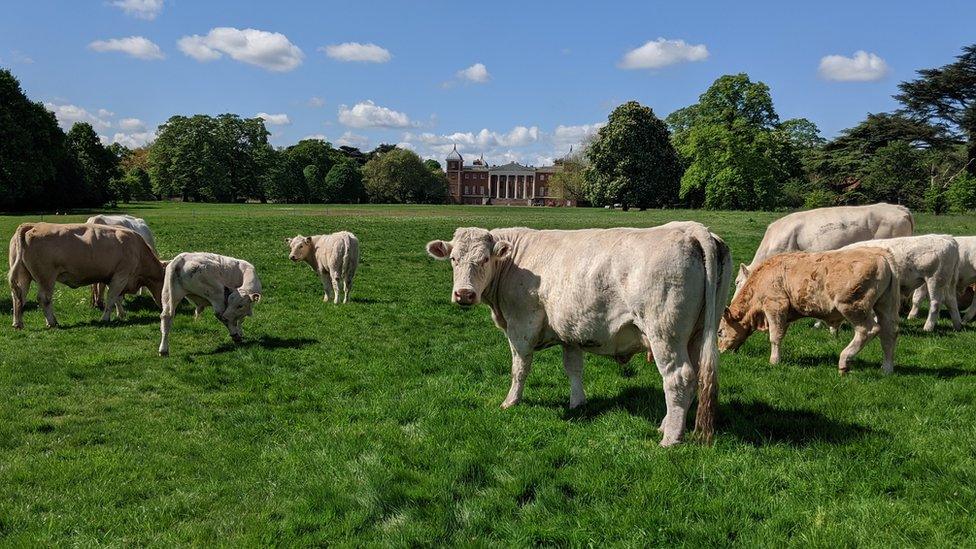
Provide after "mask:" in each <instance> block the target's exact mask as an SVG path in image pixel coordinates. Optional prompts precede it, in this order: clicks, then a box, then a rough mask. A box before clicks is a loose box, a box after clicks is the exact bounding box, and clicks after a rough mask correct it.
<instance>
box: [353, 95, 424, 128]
mask: <svg viewBox="0 0 976 549" xmlns="http://www.w3.org/2000/svg"><path fill="white" fill-rule="evenodd" d="M339 122H341V123H342V124H343V125H345V126H349V127H350V128H406V127H409V126H411V125H412V124H411V122H410V117H409V116H407V115H406V114H404V113H402V112H398V111H395V110H393V109H388V108H386V107H381V106H379V105H377V104H375V103H373V102H372V101H370V100H366V101H363V102H360V103H356V104H355V105H354V106H353V107H352V108H349V107H348V106H347V105H339Z"/></svg>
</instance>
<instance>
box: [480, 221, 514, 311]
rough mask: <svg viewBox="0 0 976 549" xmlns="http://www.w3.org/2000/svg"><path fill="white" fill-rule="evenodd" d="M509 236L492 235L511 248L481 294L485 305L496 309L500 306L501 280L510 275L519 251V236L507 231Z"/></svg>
mask: <svg viewBox="0 0 976 549" xmlns="http://www.w3.org/2000/svg"><path fill="white" fill-rule="evenodd" d="M506 233H507V234H496V233H494V232H492V235H493V236H494V237H496V238H502V239H504V240H506V241H507V242H508V243H509V244H510V245H511V248H510V249H509V251H508V257H506V258H505V259H503V260H502V261H500V262H499V263H498V265H497V266H496V267H495V272H494V273H493V275H492V277H491V280H490V281H488V286H487V287H486V288H485V291H483V292H481V299H482V301H484V302H485V303H487V304H489V305H491V306H492V307H495V306H497V305H498V288H499V287H500V286H501V279H502V278H503V277H504V276H505V275H506V274H508V271H509V269H511V268H512V266H513V265H514V264H515V258H516V256H517V254H518V251H519V244H520V238H519V235H518V234H516V233H515V232H514V231H506Z"/></svg>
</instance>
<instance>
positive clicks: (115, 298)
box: [102, 278, 125, 322]
mask: <svg viewBox="0 0 976 549" xmlns="http://www.w3.org/2000/svg"><path fill="white" fill-rule="evenodd" d="M124 289H125V282H123V281H122V280H119V279H117V278H113V279H112V281H111V282H109V285H108V296H107V299H106V300H105V309H104V310H103V311H102V322H108V321H109V320H110V319H111V318H112V309H117V311H116V318H117V319H118V320H124V319H125V310H123V309H122V291H123V290H124Z"/></svg>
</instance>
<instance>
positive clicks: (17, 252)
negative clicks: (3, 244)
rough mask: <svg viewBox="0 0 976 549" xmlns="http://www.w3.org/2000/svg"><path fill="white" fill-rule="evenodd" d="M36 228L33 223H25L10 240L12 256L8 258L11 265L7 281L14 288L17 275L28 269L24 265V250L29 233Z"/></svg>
mask: <svg viewBox="0 0 976 549" xmlns="http://www.w3.org/2000/svg"><path fill="white" fill-rule="evenodd" d="M33 228H34V225H33V223H23V224H21V225H20V226H18V227H17V230H16V231H14V236H13V237H12V238H11V239H10V255H9V256H8V258H7V261H8V264H9V265H10V272H8V273H7V280H8V282H9V283H10V287H11V288H13V285H14V282H15V280H16V276H17V273H18V272H19V271H20V270H21V269H24V270H26V269H27V266H26V265H24V248H26V247H27V231H29V230H31V229H33Z"/></svg>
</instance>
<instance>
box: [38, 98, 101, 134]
mask: <svg viewBox="0 0 976 549" xmlns="http://www.w3.org/2000/svg"><path fill="white" fill-rule="evenodd" d="M44 107H45V108H46V109H47V110H49V111H51V112H53V113H54V116H55V117H56V118H57V119H58V124H60V125H61V127H62V128H64V129H65V130H69V129H71V126H72V125H74V123H75V122H87V123H89V124H91V125H92V128H94V129H95V130H96V131H99V130H104V129H106V128H110V127H112V123H111V122H110V121H108V120H106V118H108V117H110V116H112V113H111V112H109V111H106V110H105V109H100V110H99V112H98V114H93V113H90V112H88V110H86V109H84V108H82V107H79V106H77V105H58V104H55V103H50V102H48V103H44Z"/></svg>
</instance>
